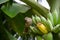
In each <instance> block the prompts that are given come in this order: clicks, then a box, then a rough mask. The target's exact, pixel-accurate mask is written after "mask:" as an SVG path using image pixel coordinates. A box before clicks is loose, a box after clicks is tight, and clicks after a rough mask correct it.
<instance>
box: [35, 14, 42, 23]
mask: <svg viewBox="0 0 60 40" xmlns="http://www.w3.org/2000/svg"><path fill="white" fill-rule="evenodd" d="M35 19H36V22H37V23H38V22H41V19H40V17H38V16H37V15H35Z"/></svg>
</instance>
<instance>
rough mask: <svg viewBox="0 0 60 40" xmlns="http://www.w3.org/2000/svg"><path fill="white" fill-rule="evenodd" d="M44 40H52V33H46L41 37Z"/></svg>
mask: <svg viewBox="0 0 60 40" xmlns="http://www.w3.org/2000/svg"><path fill="white" fill-rule="evenodd" d="M43 38H44V40H53V35H52V33H48V34H45V35H43Z"/></svg>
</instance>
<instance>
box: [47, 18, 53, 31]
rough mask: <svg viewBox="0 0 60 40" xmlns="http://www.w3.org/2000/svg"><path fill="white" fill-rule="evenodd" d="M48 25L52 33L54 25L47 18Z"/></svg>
mask: <svg viewBox="0 0 60 40" xmlns="http://www.w3.org/2000/svg"><path fill="white" fill-rule="evenodd" d="M47 25H48V26H49V28H50V31H52V30H53V25H52V23H51V21H50V20H49V19H48V18H47Z"/></svg>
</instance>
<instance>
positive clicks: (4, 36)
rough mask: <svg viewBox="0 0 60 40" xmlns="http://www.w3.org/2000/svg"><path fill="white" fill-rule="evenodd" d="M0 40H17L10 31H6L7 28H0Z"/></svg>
mask: <svg viewBox="0 0 60 40" xmlns="http://www.w3.org/2000/svg"><path fill="white" fill-rule="evenodd" d="M0 39H1V40H17V39H16V38H15V37H14V36H13V35H12V34H11V33H10V32H8V30H6V28H5V26H2V27H0Z"/></svg>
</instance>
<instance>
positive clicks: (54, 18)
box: [52, 10, 58, 25]
mask: <svg viewBox="0 0 60 40" xmlns="http://www.w3.org/2000/svg"><path fill="white" fill-rule="evenodd" d="M52 15H53V22H54V25H56V24H57V22H58V13H57V11H56V10H54V11H53V12H52Z"/></svg>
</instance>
